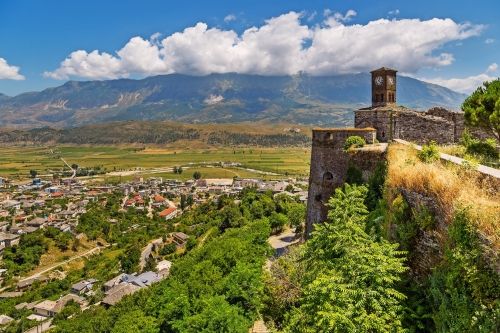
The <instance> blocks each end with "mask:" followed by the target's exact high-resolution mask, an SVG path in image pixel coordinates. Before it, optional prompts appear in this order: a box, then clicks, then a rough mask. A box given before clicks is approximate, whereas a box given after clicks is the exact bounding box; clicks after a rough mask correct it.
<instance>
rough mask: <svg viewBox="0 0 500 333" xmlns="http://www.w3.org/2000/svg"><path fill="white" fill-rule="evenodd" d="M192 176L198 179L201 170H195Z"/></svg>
mask: <svg viewBox="0 0 500 333" xmlns="http://www.w3.org/2000/svg"><path fill="white" fill-rule="evenodd" d="M193 178H194V179H196V180H198V179H200V178H201V172H199V171H195V172H194V173H193Z"/></svg>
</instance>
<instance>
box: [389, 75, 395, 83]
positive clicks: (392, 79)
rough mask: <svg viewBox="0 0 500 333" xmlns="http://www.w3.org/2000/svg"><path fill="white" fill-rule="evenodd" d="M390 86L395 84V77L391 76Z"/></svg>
mask: <svg viewBox="0 0 500 333" xmlns="http://www.w3.org/2000/svg"><path fill="white" fill-rule="evenodd" d="M389 84H391V85H392V84H394V76H389Z"/></svg>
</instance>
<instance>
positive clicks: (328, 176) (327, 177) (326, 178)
mask: <svg viewBox="0 0 500 333" xmlns="http://www.w3.org/2000/svg"><path fill="white" fill-rule="evenodd" d="M332 179H333V175H332V173H331V172H325V174H324V175H323V181H329V180H332Z"/></svg>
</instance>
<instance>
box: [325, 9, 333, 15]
mask: <svg viewBox="0 0 500 333" xmlns="http://www.w3.org/2000/svg"><path fill="white" fill-rule="evenodd" d="M331 14H332V11H331V10H330V9H328V8H327V9H325V10H324V11H323V16H330V15H331Z"/></svg>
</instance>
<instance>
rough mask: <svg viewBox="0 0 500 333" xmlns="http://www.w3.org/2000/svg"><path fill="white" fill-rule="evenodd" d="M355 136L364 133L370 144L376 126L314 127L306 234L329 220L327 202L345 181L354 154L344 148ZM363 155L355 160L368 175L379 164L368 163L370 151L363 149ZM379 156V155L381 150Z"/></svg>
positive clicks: (373, 138) (363, 135) (372, 141)
mask: <svg viewBox="0 0 500 333" xmlns="http://www.w3.org/2000/svg"><path fill="white" fill-rule="evenodd" d="M354 135H357V136H361V137H362V138H364V139H365V141H366V142H367V143H369V144H372V143H374V141H375V129H374V128H325V129H319V128H316V129H313V140H312V151H311V172H310V175H311V176H310V178H309V192H308V201H307V227H306V234H309V233H310V232H311V231H312V230H313V224H314V223H317V222H324V221H326V217H327V214H328V208H327V207H326V206H325V204H326V203H327V201H328V199H329V198H330V196H331V195H332V194H333V193H334V191H335V189H336V188H338V187H340V186H342V185H343V184H344V181H345V177H346V173H347V168H348V163H349V161H350V155H349V154H347V153H345V152H343V151H342V149H343V148H344V143H345V140H346V139H347V138H348V137H350V136H354ZM377 150H378V151H380V149H377ZM360 154H361V155H363V156H365V157H364V158H361V159H356V160H355V161H354V162H353V163H354V164H355V165H356V166H360V168H361V170H363V174H368V171H366V170H368V169H373V168H374V165H375V164H373V163H370V162H368V163H367V162H366V161H368V160H369V159H368V158H366V156H367V155H370V152H366V151H363V152H360ZM361 155H360V156H361ZM375 155H376V156H379V155H380V152H379V153H378V154H375ZM365 169H366V170H365Z"/></svg>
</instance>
